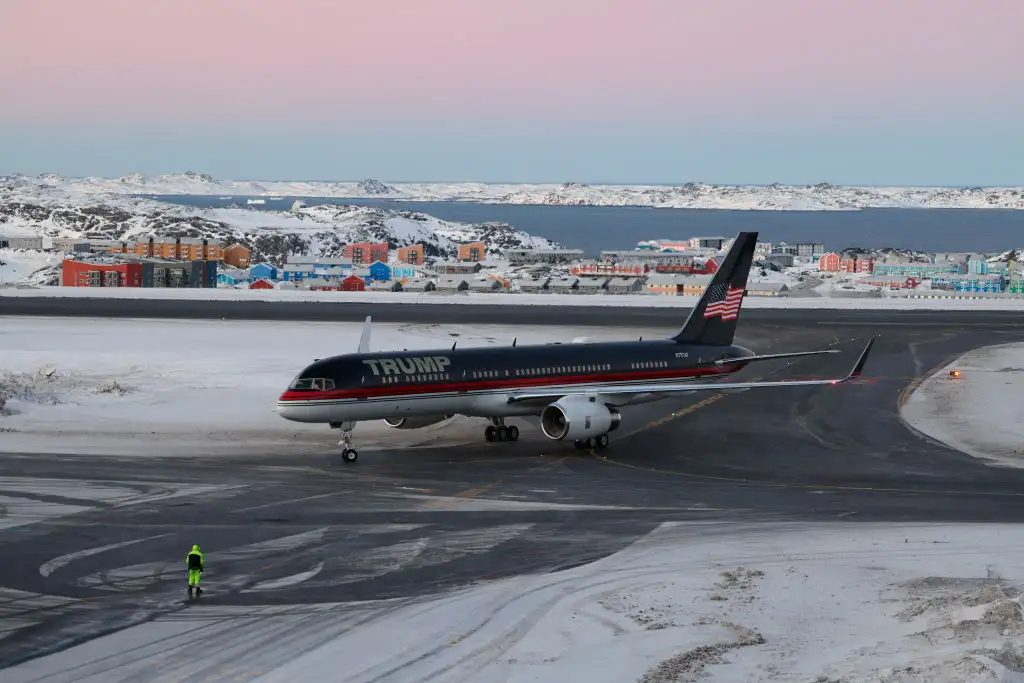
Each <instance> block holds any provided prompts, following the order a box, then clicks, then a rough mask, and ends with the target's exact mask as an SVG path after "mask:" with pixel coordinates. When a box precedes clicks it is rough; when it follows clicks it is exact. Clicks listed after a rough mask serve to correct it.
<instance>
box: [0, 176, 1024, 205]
mask: <svg viewBox="0 0 1024 683" xmlns="http://www.w3.org/2000/svg"><path fill="white" fill-rule="evenodd" d="M0 180H3V179H0ZM6 182H8V183H10V184H16V183H17V184H25V185H27V184H46V185H50V186H53V187H59V188H61V189H65V190H68V191H72V192H77V193H83V194H87V193H118V194H191V195H218V196H243V197H244V196H252V195H258V196H263V197H273V196H276V197H286V196H291V197H293V196H300V197H350V198H356V197H360V198H378V199H402V200H410V201H472V202H484V203H492V204H560V205H596V206H652V207H663V208H696V209H748V210H790V211H801V210H805V211H823V210H825V211H827V210H855V209H862V208H869V207H916V208H925V207H927V208H1003V209H1006V208H1012V209H1024V188H1020V187H992V188H978V187H975V188H943V187H923V188H912V187H840V186H836V185H830V184H828V183H820V184H818V185H813V186H810V185H804V186H791V185H777V184H776V185H769V186H737V185H710V184H706V183H699V182H695V183H687V184H685V185H678V186H666V185H586V184H581V183H563V184H557V183H540V184H537V183H523V184H507V183H478V182H461V183H382V182H380V181H376V180H364V181H361V182H309V181H270V180H267V181H263V180H259V181H256V180H217V179H214V178H213V177H211V176H209V175H206V174H201V173H194V172H186V173H177V174H167V175H160V176H155V177H146V176H143V175H141V174H131V175H127V176H122V177H120V178H96V177H90V178H63V177H61V176H58V175H53V174H45V175H42V176H38V177H29V176H8V177H7V179H6Z"/></svg>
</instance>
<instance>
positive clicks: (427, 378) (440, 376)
mask: <svg viewBox="0 0 1024 683" xmlns="http://www.w3.org/2000/svg"><path fill="white" fill-rule="evenodd" d="M446 379H448V373H447V372H434V373H430V374H427V375H384V376H383V377H381V381H382V382H383V383H384V384H401V383H403V382H417V383H418V382H438V381H441V380H446Z"/></svg>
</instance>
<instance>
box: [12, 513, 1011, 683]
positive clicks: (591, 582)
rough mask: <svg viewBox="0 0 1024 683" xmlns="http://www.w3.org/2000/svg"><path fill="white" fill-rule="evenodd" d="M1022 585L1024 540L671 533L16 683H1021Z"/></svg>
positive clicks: (997, 531) (27, 675) (185, 631)
mask: <svg viewBox="0 0 1024 683" xmlns="http://www.w3.org/2000/svg"><path fill="white" fill-rule="evenodd" d="M1021 567H1024V529H1022V528H1021V527H1020V526H1019V525H962V526H956V525H892V524H854V523H847V524H845V525H841V524H835V523H828V524H803V525H788V526H783V525H776V524H759V525H755V526H751V527H746V528H742V527H737V526H729V525H719V524H716V523H710V524H709V523H695V524H690V523H679V524H666V525H663V526H662V527H660V528H659V529H657V530H656V531H655V532H654V533H652V534H650V535H649V536H647V537H645V538H643V539H641V540H640V541H638V542H637V543H635V544H634V545H632V546H631V547H629V548H627V549H625V550H623V551H621V552H619V553H617V554H615V555H612V556H610V557H608V558H605V559H603V560H600V561H598V562H595V563H592V564H589V565H586V566H582V567H578V568H575V569H572V570H568V571H564V572H558V573H554V574H547V575H541V576H524V577H517V578H512V579H508V580H503V581H498V582H495V583H491V584H486V585H483V586H479V587H475V588H470V589H467V590H462V591H456V592H454V593H452V594H449V595H446V596H444V597H440V598H436V599H428V600H414V601H411V602H408V603H405V604H404V605H403V603H402V602H399V601H388V602H379V603H374V602H361V603H355V604H352V605H318V606H315V607H313V606H297V607H288V606H278V607H273V608H269V607H268V608H262V609H261V608H253V607H250V608H240V607H215V606H212V605H207V606H204V605H196V606H192V607H190V608H189V609H188V611H187V612H180V613H175V614H172V615H169V616H167V617H162V618H157V619H156V620H154V621H153V622H151V623H147V624H144V625H141V626H137V627H134V628H131V629H128V630H127V631H123V632H121V633H118V634H115V635H112V636H108V637H104V638H99V639H96V640H94V641H91V642H89V643H86V644H83V645H80V646H77V647H73V648H70V649H68V650H65V651H63V652H60V653H58V654H55V655H52V656H50V657H46V658H43V659H39V660H35V661H31V662H28V663H25V664H22V665H19V666H15V667H12V668H9V669H7V670H5V672H4V676H5V680H6V681H9V683H28V681H36V680H42V679H45V680H47V681H51V683H64V682H68V683H70V682H71V681H76V682H81V683H100V682H101V681H103V682H105V681H110V680H129V679H133V678H134V677H138V676H144V677H145V678H146V680H149V681H153V682H154V683H160V682H166V681H171V680H179V679H180V677H181V676H183V675H186V674H187V672H189V671H192V670H196V669H198V668H201V669H202V670H203V671H207V672H209V671H219V672H223V673H224V674H225V675H229V676H233V677H234V678H235V679H236V680H243V679H244V680H247V681H253V682H254V683H278V682H284V681H298V680H325V679H330V678H332V677H336V676H337V675H338V672H339V671H344V679H345V680H346V681H350V682H351V683H368V682H369V681H384V680H386V681H389V682H393V683H412V682H414V681H424V680H445V681H448V680H452V681H454V680H471V681H474V683H498V682H499V681H500V682H501V683H525V682H527V681H531V682H534V683H549V682H550V683H563V682H564V681H576V680H578V681H587V682H588V683H628V682H631V681H637V682H640V683H669V682H676V681H694V680H701V679H706V680H721V681H765V682H767V681H778V682H786V683H790V682H792V681H808V682H810V681H818V682H819V683H837V682H839V681H843V682H844V683H867V682H872V683H911V682H913V683H954V682H955V683H963V682H964V681H970V682H971V683H995V682H1002V683H1019V682H1021V681H1024V674H1021V673H1018V672H1020V671H1021V670H1022V669H1024V666H1022V662H1024V658H1022V645H1021V642H1022V638H1024V628H1022V626H1024V622H1022V619H1021V608H1020V604H1021V603H1020V597H1019V594H1020V591H1019V589H1018V588H1016V585H1017V584H1018V583H1019V582H1020V581H1021V580H1022V579H1024V575H1021V571H1022V570H1021ZM211 590H212V589H211ZM200 629H201V631H200ZM193 633H195V634H196V635H190V634H193ZM200 633H201V637H200V636H199V634H200ZM282 634H285V636H286V637H284V638H282V637H281V636H282ZM254 642H258V643H260V647H259V648H255V649H253V648H252V643H254ZM241 651H245V652H246V656H245V658H244V659H241V658H239V656H238V653H239V652H241ZM154 658H159V661H160V666H159V667H153V660H154Z"/></svg>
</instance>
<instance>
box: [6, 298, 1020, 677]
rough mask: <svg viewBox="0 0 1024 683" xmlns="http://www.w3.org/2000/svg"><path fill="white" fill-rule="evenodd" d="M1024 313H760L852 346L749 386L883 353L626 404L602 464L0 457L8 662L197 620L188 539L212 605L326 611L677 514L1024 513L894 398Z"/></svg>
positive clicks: (489, 457) (572, 554)
mask: <svg viewBox="0 0 1024 683" xmlns="http://www.w3.org/2000/svg"><path fill="white" fill-rule="evenodd" d="M0 301H4V300H3V299H2V298H0ZM10 301H16V299H8V300H6V301H4V303H5V305H6V304H7V303H9V302H10ZM25 301H30V300H25ZM31 301H32V302H33V303H36V304H38V302H40V301H43V300H40V299H34V300H31ZM53 301H55V302H58V301H61V300H53ZM100 301H102V300H100ZM62 303H66V305H69V306H82V302H81V301H67V302H62ZM111 303H112V304H116V305H117V306H119V307H120V306H123V305H124V304H126V303H129V302H123V301H121V302H111ZM132 303H134V302H132ZM139 303H140V304H141V305H145V306H146V307H147V308H151V307H152V306H153V305H154V304H157V303H159V304H172V303H174V304H177V303H182V304H185V303H187V304H188V305H189V306H195V304H194V303H193V302H152V301H145V302H139ZM214 303H221V302H214ZM224 305H226V306H232V305H235V306H237V305H238V304H235V303H233V302H228V303H225V304H224ZM245 306H247V307H249V308H250V309H252V310H250V311H249V312H248V313H246V314H245V315H247V316H250V315H255V316H258V315H259V313H260V311H259V310H257V309H261V308H262V307H269V308H267V309H265V310H266V311H270V312H274V307H271V306H270V305H269V304H262V303H261V304H256V303H253V304H245ZM328 306H329V305H325V304H311V305H309V306H308V307H305V305H303V304H290V305H288V308H289V309H292V308H295V309H299V308H300V307H301V310H303V311H306V312H305V313H301V312H296V313H295V314H294V315H291V316H289V317H290V318H291V319H304V318H303V316H304V315H310V316H313V315H317V316H322V317H319V318H316V319H320V320H323V319H335V320H353V321H355V320H361V319H362V317H363V316H365V314H366V309H364V308H362V307H361V306H360V305H356V304H339V305H338V308H335V309H330V308H328ZM395 308H396V307H387V308H381V309H380V310H379V311H378V310H374V311H372V314H373V315H374V318H375V319H378V320H394V319H396V318H399V317H401V315H408V316H410V318H402V319H403V320H410V319H411V320H413V321H420V320H422V319H421V318H419V317H417V316H423V315H428V316H429V317H430V319H431V321H433V322H453V321H455V322H458V321H463V322H468V321H470V320H472V321H473V322H495V321H494V320H493V318H489V317H488V316H493V315H494V313H495V311H498V312H500V313H501V314H502V315H505V316H512V317H511V319H510V318H509V317H505V318H504V319H502V320H501V322H502V323H506V324H507V323H510V322H511V323H515V322H517V321H521V322H524V323H525V322H530V323H533V324H539V323H544V321H550V323H551V324H555V320H558V324H569V323H572V324H580V325H588V324H589V325H607V324H609V320H614V321H615V324H616V325H618V324H640V323H639V321H640V320H643V321H644V322H643V324H646V325H657V324H662V325H664V326H665V327H666V328H672V327H675V326H676V322H677V321H678V316H679V312H678V311H676V310H665V309H658V310H643V309H623V310H622V315H624V316H626V318H625V320H624V321H623V320H620V319H619V317H618V316H619V312H620V309H598V310H594V309H573V310H572V311H566V310H559V309H555V310H548V309H542V308H532V309H531V308H526V309H520V308H518V307H509V308H503V309H492V308H489V307H487V308H485V309H484V310H478V309H477V307H474V306H463V305H453V306H430V307H409V308H408V309H403V310H401V311H396V310H394V309H395ZM50 310H51V313H50V314H55V313H52V310H53V309H50ZM206 310H207V311H212V310H213V309H212V308H211V309H206ZM4 312H5V313H8V311H6V310H5V311H4ZM19 314H24V311H21V312H19ZM184 314H185V311H183V312H182V313H181V315H184ZM200 314H201V312H200ZM275 314H276V315H282V314H281V313H279V312H278V313H275ZM93 315H103V313H96V312H94V313H93ZM210 315H212V313H211V314H210ZM239 315H241V314H239ZM478 315H479V316H481V317H474V316H478ZM438 316H441V319H438ZM572 316H574V317H573V318H572V319H571V320H567V319H566V318H567V317H572ZM630 316H634V317H632V318H631V317H630ZM648 316H652V317H648ZM655 316H656V317H655ZM217 317H222V316H217ZM227 317H231V316H227ZM1017 318H1019V316H1016V315H1014V314H1010V313H1006V314H1003V313H989V312H984V313H974V314H967V313H950V312H942V313H935V314H931V313H927V312H923V313H921V314H917V313H913V314H910V313H903V312H901V313H898V314H897V313H880V312H871V313H867V312H851V311H841V312H840V311H757V310H754V311H745V312H744V314H743V318H742V320H741V322H740V330H741V333H742V334H743V335H745V337H746V338H747V339H752V340H755V341H757V343H758V346H757V347H756V348H757V349H758V351H762V352H766V353H771V352H778V351H780V350H785V349H787V348H790V349H791V348H793V347H794V346H797V347H800V348H814V347H816V346H822V345H825V344H829V343H833V342H835V341H837V340H838V341H839V342H840V343H841V347H842V348H843V349H844V350H848V351H850V352H849V353H844V354H839V355H837V356H834V357H811V358H806V359H803V360H801V361H799V362H798V363H796V364H792V365H789V366H786V365H784V364H783V363H782V362H778V363H774V364H772V363H767V364H763V365H761V366H760V367H756V368H748V369H746V370H744V371H743V373H742V374H743V376H744V378H753V377H764V378H771V379H782V378H786V377H794V376H835V375H839V374H843V373H844V372H845V371H846V370H848V367H849V364H850V363H852V360H853V358H854V357H855V353H856V350H857V349H859V348H860V347H861V346H862V345H863V343H864V340H866V338H867V337H868V336H869V335H872V334H874V335H879V336H878V341H877V343H876V345H875V349H874V351H873V353H872V356H871V358H870V359H869V361H868V365H867V367H866V369H865V376H864V379H863V380H861V381H859V382H856V383H851V384H847V385H844V386H840V387H806V388H791V389H785V390H777V391H775V390H773V391H767V392H765V391H760V392H759V391H748V392H743V393H731V394H724V393H718V392H707V393H704V394H701V395H699V396H696V397H688V398H678V399H670V400H667V401H665V402H664V403H661V404H656V406H655V407H651V408H644V409H637V410H634V411H631V412H628V413H624V420H623V426H622V428H621V429H620V430H618V431H617V432H615V433H613V434H612V446H611V447H610V448H609V449H607V450H604V451H599V452H594V453H585V452H583V453H581V452H579V451H575V450H574V449H573V448H572V446H571V444H569V445H565V444H561V443H554V442H550V441H547V440H545V439H544V438H543V437H541V436H537V435H531V436H529V437H526V435H524V438H522V439H521V440H520V441H519V442H515V443H485V442H483V440H482V439H481V442H480V443H479V444H478V445H469V446H463V447H458V448H446V449H443V450H441V449H434V450H431V449H422V450H417V452H416V454H415V456H412V455H410V453H408V452H403V451H401V450H394V451H378V452H373V453H372V454H370V453H369V452H367V453H364V455H363V457H362V458H361V459H360V461H359V462H358V463H357V464H356V465H344V464H342V463H340V462H339V461H338V459H337V458H336V457H335V456H334V454H332V453H327V452H323V453H310V454H309V456H308V457H306V458H302V459H296V458H294V457H284V456H281V455H277V454H274V453H254V454H251V455H247V456H240V457H234V458H217V459H199V458H194V459H193V458H182V457H176V458H173V459H160V458H153V457H144V454H140V457H138V458H123V457H122V458H114V457H109V458H90V459H88V460H86V459H83V458H81V457H63V456H61V455H59V454H55V455H48V456H41V455H21V454H17V453H7V454H0V510H2V512H3V514H2V516H0V542H2V543H3V544H4V553H5V557H15V558H17V561H16V562H8V563H4V565H3V568H2V569H0V599H2V604H0V620H2V623H3V628H4V629H5V630H6V637H2V638H0V667H9V666H11V665H13V664H16V663H18V662H21V661H24V660H27V659H31V658H34V657H39V656H40V655H43V654H47V653H51V652H55V651H60V650H64V649H66V648H68V647H70V646H73V645H74V644H76V643H78V642H81V641H84V640H88V639H91V638H95V637H97V636H98V635H101V634H103V633H106V632H115V631H117V630H119V629H123V628H126V627H128V626H130V625H132V624H136V623H140V622H142V621H146V620H152V619H154V618H158V617H163V616H166V615H170V614H174V613H176V612H178V611H180V610H182V609H192V608H189V607H185V606H184V605H183V604H182V603H181V601H182V598H183V597H184V592H185V591H184V579H183V571H182V568H183V562H184V555H185V553H186V552H187V550H188V549H189V547H191V544H192V543H200V544H201V545H202V547H203V549H204V551H206V553H207V560H208V563H209V567H210V568H209V571H208V572H206V573H205V574H204V579H203V581H204V585H205V586H206V587H207V589H208V590H207V592H206V594H205V595H204V596H203V598H202V600H203V604H204V605H209V606H221V607H224V608H225V609H228V608H231V609H241V610H257V609H261V608H265V607H266V606H276V608H279V609H285V610H306V611H308V610H310V609H311V608H310V605H323V604H331V603H345V602H351V601H364V600H382V599H395V600H415V599H417V598H419V597H422V596H425V595H432V594H437V593H438V592H441V591H448V590H453V589H457V588H459V587H463V586H466V585H469V584H472V583H476V582H485V581H489V580H494V579H500V578H503V577H508V576H514V575H519V574H525V573H538V572H552V571H557V570H561V569H566V568H569V567H573V566H576V565H579V564H582V563H587V562H592V561H594V560H598V559H600V558H602V557H606V556H608V555H609V554H611V553H614V552H616V551H618V550H620V549H622V548H624V547H626V546H627V545H629V544H630V543H633V542H634V541H635V540H636V539H638V538H640V537H641V536H643V535H644V534H646V533H648V532H649V531H651V530H653V529H654V528H655V527H657V526H658V525H659V524H661V523H662V522H666V521H685V520H705V521H707V522H709V523H715V524H744V523H749V522H755V521H763V520H768V519H771V520H780V521H789V522H793V523H801V522H804V521H810V520H821V519H833V520H844V521H848V522H849V523H851V524H856V523H857V522H858V521H869V520H870V521H879V520H891V521H972V522H973V521H1013V522H1020V521H1024V470H1012V469H1010V470H1007V469H995V468H991V467H988V466H986V465H984V464H982V463H981V462H979V461H978V460H975V459H974V458H971V457H968V456H966V455H964V454H961V453H959V452H957V451H954V450H952V449H949V448H947V447H945V446H943V445H941V444H937V443H934V442H932V441H930V440H928V439H926V438H924V437H922V436H920V435H918V434H917V433H916V432H915V431H913V430H912V429H911V428H909V427H907V426H906V425H905V424H904V423H903V422H902V421H901V420H900V418H899V416H898V405H899V402H900V401H901V400H904V398H905V397H906V395H907V392H908V391H909V390H910V388H912V386H913V384H914V382H915V381H916V379H918V378H921V377H923V376H925V375H926V374H927V373H928V371H929V370H930V369H931V368H935V367H937V366H939V365H940V364H942V363H943V362H946V361H948V360H949V359H950V358H952V357H954V356H956V355H957V354H960V353H963V352H965V351H967V350H969V349H972V348H976V347H978V346H987V345H990V344H997V343H1005V342H1010V341H1015V340H1019V339H1022V338H1024V330H1022V329H1020V328H1019V326H1018V325H1017V324H1016V320H1017ZM310 319H312V318H310ZM659 321H660V323H659ZM738 379H739V380H740V381H742V379H740V378H738ZM15 494H16V495H17V496H18V497H21V498H22V499H29V500H32V501H35V502H37V503H38V518H31V515H32V514H35V513H33V511H32V510H28V511H26V510H24V509H22V510H20V512H19V510H17V509H15V508H13V507H12V504H11V502H10V497H12V496H14V495H15ZM62 506H63V507H62ZM16 513H17V514H16ZM18 514H21V515H22V519H21V521H20V522H19V520H18ZM26 515H27V516H26ZM26 520H28V521H26ZM211 680H214V679H211Z"/></svg>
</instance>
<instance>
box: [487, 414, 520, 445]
mask: <svg viewBox="0 0 1024 683" xmlns="http://www.w3.org/2000/svg"><path fill="white" fill-rule="evenodd" d="M491 422H493V423H494V424H492V425H488V427H487V429H485V430H484V438H485V439H487V440H488V441H516V440H517V439H519V427H516V426H515V425H509V426H508V427H506V426H505V418H503V417H492V418H491Z"/></svg>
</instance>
